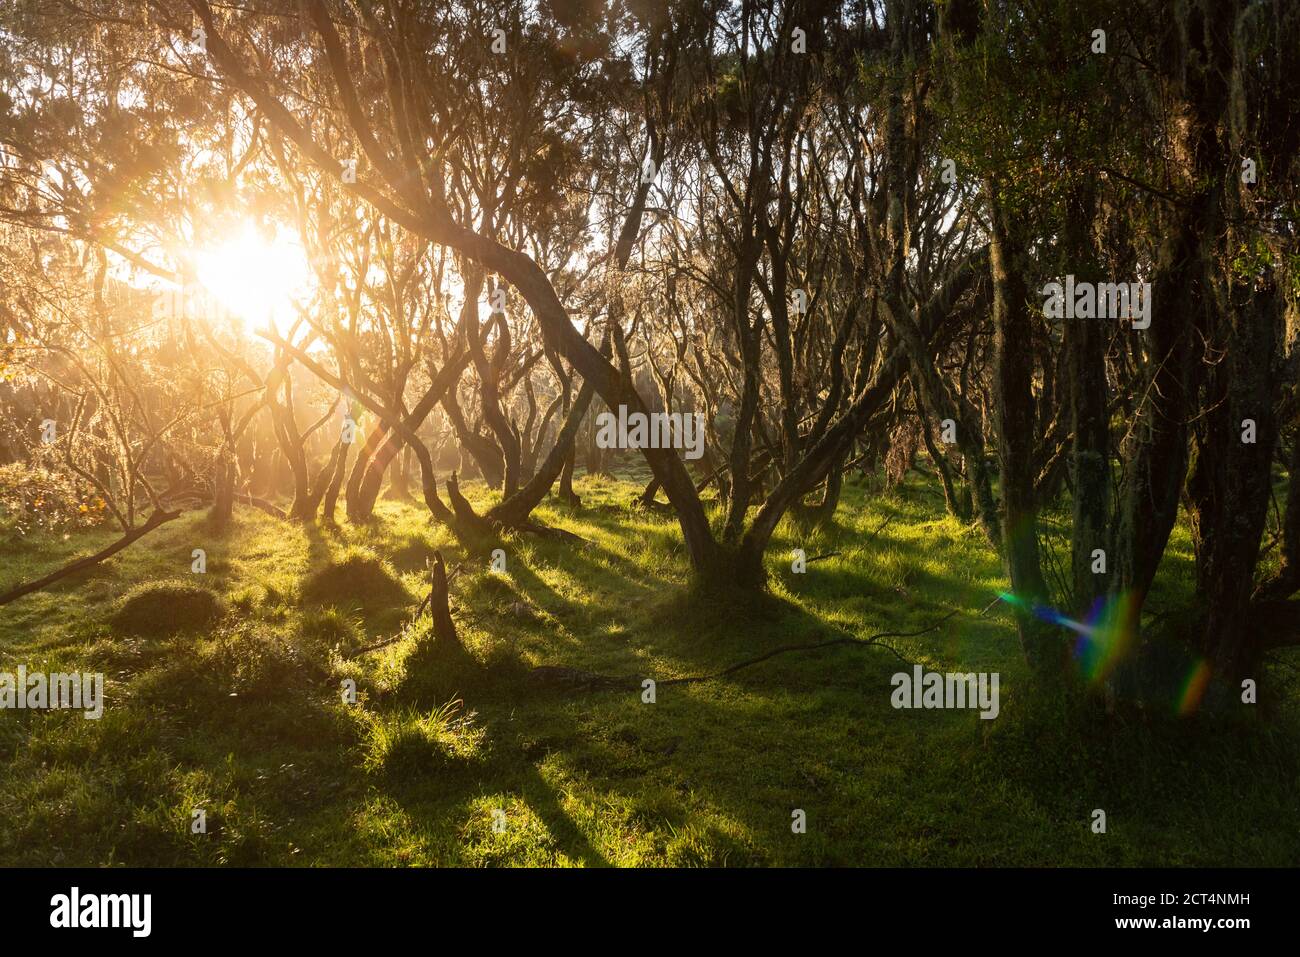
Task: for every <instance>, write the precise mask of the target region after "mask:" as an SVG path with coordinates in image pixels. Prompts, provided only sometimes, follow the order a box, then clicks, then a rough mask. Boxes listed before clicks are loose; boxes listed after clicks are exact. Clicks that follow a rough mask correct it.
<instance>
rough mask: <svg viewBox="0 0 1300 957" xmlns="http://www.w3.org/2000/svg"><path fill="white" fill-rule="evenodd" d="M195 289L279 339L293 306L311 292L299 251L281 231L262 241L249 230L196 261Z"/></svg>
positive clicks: (291, 316)
mask: <svg viewBox="0 0 1300 957" xmlns="http://www.w3.org/2000/svg"><path fill="white" fill-rule="evenodd" d="M195 270H196V273H197V276H198V280H199V283H200V284H201V285H202V286H203V288H204V289H206V290H207V292H208V293H210V294H211V295H212V297H213V298H215V299H216V300H218V301H219V302H220V303H221V304H222V305H223V306H225V308H226V309H228V310H229V311H230V312H231V313H232V314H234V315H237V316H239V317H240V318H242V319H243V320H244V321H245V322H247V323H248V324H249V325H250V326H251V327H252V328H253V329H259V328H260V329H265V328H267V327H268V326H271V327H272V328H274V329H275V330H276V331H277V332H279V333H282V334H283V333H284V332H285V331H286V330H287V329H288V327H289V325H290V324H291V323H292V321H293V319H294V317H295V314H296V313H295V309H294V303H295V302H296V301H297V302H301V301H303V300H304V299H305V298H306V296H307V294H308V293H309V291H310V286H311V274H310V270H309V269H308V265H307V256H306V253H305V252H304V250H303V248H302V245H301V244H300V243H298V242H295V241H294V239H293V237H290V236H289V235H287V234H286V233H284V232H283V231H277V232H276V234H275V236H274V238H273V239H267V238H266V237H265V236H263V235H262V234H261V233H259V232H258V230H256V229H255V228H254V227H253V226H252V224H246V225H245V226H244V227H243V229H242V230H240V232H239V233H237V234H236V235H234V236H232V237H231V238H230V239H228V240H226V241H225V242H223V243H221V244H220V245H219V246H215V247H213V248H210V249H205V250H202V251H200V252H199V253H198V255H197V256H196V257H195Z"/></svg>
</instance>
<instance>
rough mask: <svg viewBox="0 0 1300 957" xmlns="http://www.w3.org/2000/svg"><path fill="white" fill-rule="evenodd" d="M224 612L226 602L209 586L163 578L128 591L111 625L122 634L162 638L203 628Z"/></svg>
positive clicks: (113, 615)
mask: <svg viewBox="0 0 1300 957" xmlns="http://www.w3.org/2000/svg"><path fill="white" fill-rule="evenodd" d="M225 613H226V605H225V602H223V601H222V600H221V599H220V598H219V597H218V596H217V595H215V594H213V593H212V592H210V591H209V590H208V589H206V588H200V587H199V586H198V585H194V584H191V583H189V582H185V581H162V582H153V583H150V584H147V585H137V586H136V587H135V588H132V589H131V590H130V591H129V592H127V593H126V595H125V597H123V599H122V601H121V603H120V604H119V605H118V606H117V609H116V610H115V611H114V612H113V614H112V615H111V616H110V618H109V624H110V625H112V627H113V629H114V630H116V631H118V632H121V633H123V634H128V635H142V636H148V637H159V636H167V635H174V634H176V633H178V632H182V631H203V630H205V629H207V628H208V627H209V626H211V625H212V624H213V623H214V622H216V621H218V620H219V619H220V618H222V616H224V615H225Z"/></svg>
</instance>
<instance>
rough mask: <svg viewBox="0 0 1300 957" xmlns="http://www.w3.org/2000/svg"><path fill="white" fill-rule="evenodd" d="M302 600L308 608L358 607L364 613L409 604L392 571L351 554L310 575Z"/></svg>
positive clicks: (370, 558)
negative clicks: (312, 606)
mask: <svg viewBox="0 0 1300 957" xmlns="http://www.w3.org/2000/svg"><path fill="white" fill-rule="evenodd" d="M302 598H303V602H304V603H306V604H311V605H358V606H360V607H362V608H365V609H367V610H380V609H386V608H393V607H401V606H404V605H407V604H409V603H410V601H411V596H410V595H409V594H407V591H406V589H405V588H404V587H403V586H402V582H401V580H400V579H398V577H397V574H396V573H395V572H394V571H393V570H392V568H391V567H389V566H388V565H387V564H386V563H385V562H382V561H380V560H379V559H378V558H375V557H374V556H373V555H369V554H367V553H365V552H351V553H349V554H347V555H344V556H343V557H342V558H341V559H339V560H338V561H335V562H331V563H330V564H329V565H326V566H325V567H324V568H322V569H320V570H319V571H316V572H313V573H312V574H311V576H310V577H308V579H307V581H306V582H305V583H304V585H303V589H302Z"/></svg>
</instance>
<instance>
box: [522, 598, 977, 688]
mask: <svg viewBox="0 0 1300 957" xmlns="http://www.w3.org/2000/svg"><path fill="white" fill-rule="evenodd" d="M1001 600H1002V599H1001V598H1000V597H999V598H995V599H994V600H993V601H992V602H990V603H989V604H988V605H986V606H985V607H984V610H983V611H981V612H980V616H981V617H982V616H983V615H985V614H987V613H988V610H989V609H990V608H992V607H993V606H994V605H996V604H997V603H998V602H999V601H1001ZM961 613H962V609H960V608H956V609H953V610H952V611H950V612H948V614H946V615H944V616H943V617H942V618H939V619H938V620H936V621H934V622H933V623H931V624H929V625H926V626H925V627H924V628H921V629H918V630H917V631H882V632H881V633H880V634H877V635H872V636H870V637H869V638H854V637H850V636H843V637H839V638H832V639H830V640H829V641H816V642H810V643H808V644H803V645H782V646H781V647H780V648H773V649H772V650H771V651H768V652H766V653H765V654H761V655H759V656H758V657H757V658H746V659H744V660H743V661H738V662H736V663H735V664H733V665H728V666H727V667H726V668H723V669H722V670H721V671H714V672H711V673H710V674H706V675H689V676H687V677H684V678H665V679H664V680H662V681H658V682H656V685H658V686H660V687H662V686H665V685H686V684H695V683H697V682H700V681H714V680H716V679H718V678H724V677H726V676H727V675H731V674H735V673H736V672H737V671H740V670H742V669H744V668H750V667H753V666H754V665H757V664H761V663H762V662H764V661H767V660H769V659H771V658H775V657H776V656H778V655H785V654H790V653H792V652H796V651H818V650H820V649H822V648H831V647H834V646H836V645H851V646H855V647H859V648H883V649H884V650H885V651H888V652H889V653H890V654H892V655H893V656H894V657H896V658H897V659H898V660H899V661H901V662H903V663H904V664H906V665H909V666H910V665H912V664H913V662H911V661H909V660H908V659H907V658H904V657H903V655H902V653H901V652H899V650H898V649H897V648H894V647H893V646H891V645H886V644H881V639H883V638H915V637H917V636H918V635H924V634H926V633H928V632H931V631H934V630H935V629H937V628H938V627H939V626H940V625H942V624H943V623H944V622H946V621H948V620H949V619H952V618H955V617H956V616H957V615H960V614H961ZM530 676H531V677H532V679H533V680H534V681H537V682H539V683H542V684H559V685H566V686H568V687H570V688H573V689H575V690H581V691H598V690H606V689H628V690H630V689H635V688H640V687H641V682H642V681H644V680H645V679H644V678H643V677H641V676H639V675H638V676H633V675H602V674H596V673H595V672H590V671H583V670H581V669H580V668H569V667H565V666H562V665H543V666H541V667H538V668H534V669H533V670H532V672H531V673H530Z"/></svg>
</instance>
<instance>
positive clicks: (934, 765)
mask: <svg viewBox="0 0 1300 957" xmlns="http://www.w3.org/2000/svg"><path fill="white" fill-rule="evenodd" d="M577 486H578V487H577V490H578V492H579V494H580V495H581V496H582V499H583V506H582V507H581V508H580V509H579V510H577V511H573V510H571V509H569V508H567V507H565V506H561V505H559V504H557V503H556V502H554V501H549V500H548V502H547V503H546V504H545V505H544V506H543V507H542V508H541V509H539V511H538V513H537V514H538V517H539V518H540V519H541V520H543V521H546V522H548V523H550V524H554V525H557V526H561V527H563V528H566V529H568V530H569V531H572V532H574V533H576V534H577V535H580V536H582V537H583V538H584V539H586V540H587V541H588V542H589V544H588V545H586V546H584V547H575V546H573V545H572V544H567V543H563V542H556V541H550V540H547V541H541V540H538V539H536V538H530V537H527V536H524V537H519V538H512V539H508V540H506V541H504V542H502V548H503V550H504V551H505V554H506V570H505V572H504V573H498V572H493V571H491V570H490V569H489V568H488V560H487V559H486V558H485V557H482V558H475V559H473V560H472V561H467V562H466V563H465V565H464V566H462V568H461V571H460V572H459V574H457V575H456V576H455V579H454V581H453V584H452V588H451V594H452V602H451V607H452V612H453V615H454V617H455V620H456V622H457V625H458V628H459V631H460V635H461V637H462V639H463V641H464V642H465V643H466V645H468V646H469V648H470V650H471V652H472V655H473V658H472V660H471V661H468V662H464V663H462V664H460V665H456V666H452V667H447V666H444V665H443V664H440V662H441V659H440V658H439V657H438V656H437V655H435V654H434V653H433V652H432V651H431V648H432V643H431V642H430V640H429V635H428V631H429V619H428V616H427V614H426V615H424V616H422V617H421V618H419V619H416V620H415V621H414V622H413V623H412V622H410V619H411V616H412V614H413V612H414V611H415V609H416V607H417V605H418V604H419V602H420V599H421V598H422V597H423V595H424V594H425V592H426V590H427V586H425V585H424V584H423V582H424V580H425V561H426V558H427V557H428V555H429V554H430V551H431V549H433V548H440V549H442V550H443V552H444V554H445V555H446V556H447V558H448V566H449V567H450V568H455V567H456V566H457V565H458V564H459V563H460V562H461V561H462V559H463V558H464V553H463V551H462V550H461V549H460V547H459V546H458V545H457V544H456V543H455V542H454V541H453V540H452V539H451V538H450V536H449V535H448V533H447V532H446V530H445V529H441V528H438V527H437V526H434V525H433V524H432V523H430V522H429V521H428V519H427V515H426V513H424V512H423V511H422V510H421V509H419V508H417V507H416V506H413V505H410V504H404V503H399V502H393V501H381V503H380V505H379V507H378V510H377V521H376V522H375V523H373V524H372V525H369V526H362V527H354V526H350V525H347V524H344V525H343V526H342V527H339V528H320V527H313V526H303V525H295V524H286V523H284V522H278V521H276V520H274V519H272V518H270V517H268V516H266V515H263V514H262V513H260V512H256V511H253V510H251V509H241V510H239V511H238V512H237V513H236V522H235V524H234V526H233V527H232V528H231V529H230V530H229V531H228V532H227V533H226V534H225V535H223V536H217V535H215V534H213V533H212V531H211V530H210V529H209V528H208V526H207V524H206V522H205V518H204V516H203V514H202V513H199V512H195V513H193V514H192V515H187V516H185V517H184V518H182V519H179V520H177V521H175V522H172V523H171V524H168V525H166V526H164V527H163V528H162V529H160V530H159V531H157V532H156V533H154V534H152V535H151V536H150V537H148V538H147V539H144V540H142V541H141V542H139V543H137V544H136V545H134V546H132V547H131V548H130V549H128V550H127V551H125V552H123V553H121V554H120V555H118V556H117V557H115V558H114V559H112V560H110V561H109V562H108V563H106V564H105V565H103V566H101V567H100V568H98V569H96V570H94V571H92V572H89V573H85V574H81V575H79V576H77V577H75V578H73V579H69V580H67V581H65V582H62V583H60V584H59V585H57V586H55V587H53V588H51V589H50V590H48V591H45V592H42V593H38V594H34V595H30V596H27V597H25V598H23V599H20V600H19V601H17V602H15V603H13V604H11V605H8V606H6V607H4V608H0V671H8V672H13V671H15V670H16V668H17V667H18V665H20V664H22V665H25V666H26V667H27V669H28V670H29V671H37V670H40V671H45V672H47V673H49V672H71V671H82V672H102V673H104V675H105V679H106V692H105V694H106V706H105V710H104V715H103V718H102V719H101V720H86V719H85V718H84V717H83V716H82V715H81V714H79V713H77V712H73V711H32V710H27V711H18V710H5V711H0V768H3V770H2V771H0V864H4V865H18V864H23V865H51V864H53V865H144V866H148V865H216V864H232V865H260V864H268V865H384V866H387V865H546V866H565V865H588V866H598V865H618V866H629V865H633V866H635V865H650V866H655V865H868V866H875V865H958V866H961V865H1076V866H1090V865H1137V864H1147V865H1229V866H1231V865H1273V866H1283V865H1291V866H1294V865H1295V864H1296V863H1297V862H1300V826H1298V825H1300V799H1298V798H1297V794H1300V787H1297V785H1300V734H1298V733H1297V731H1298V730H1300V685H1298V684H1297V683H1296V682H1295V681H1294V679H1293V678H1292V677H1291V675H1292V671H1291V666H1292V665H1293V664H1298V663H1300V662H1297V661H1296V660H1295V659H1292V661H1290V662H1284V663H1283V665H1282V666H1280V667H1277V668H1276V670H1275V671H1274V673H1272V674H1270V675H1269V676H1268V678H1269V683H1268V684H1267V685H1266V686H1265V685H1264V683H1263V682H1261V687H1267V689H1268V693H1270V694H1272V695H1275V696H1276V695H1282V696H1284V697H1285V699H1286V700H1284V701H1283V703H1281V704H1278V705H1275V706H1273V707H1271V708H1270V709H1268V710H1269V713H1268V714H1267V716H1265V715H1263V714H1262V712H1263V710H1264V709H1263V708H1262V706H1261V715H1260V717H1259V718H1257V719H1256V720H1254V721H1247V722H1244V723H1243V722H1242V721H1233V722H1227V723H1225V722H1224V721H1222V720H1211V719H1210V718H1208V717H1206V716H1204V715H1199V714H1193V715H1191V716H1189V717H1183V718H1178V717H1175V716H1174V711H1175V709H1176V706H1177V702H1176V701H1175V700H1172V698H1171V700H1170V701H1169V702H1168V703H1167V704H1168V707H1167V708H1165V707H1163V706H1156V705H1150V704H1149V705H1148V707H1147V708H1146V709H1145V710H1143V711H1141V712H1138V711H1136V710H1135V709H1132V708H1120V709H1119V710H1118V711H1117V712H1116V714H1115V715H1113V716H1110V717H1107V716H1105V715H1104V714H1100V713H1099V711H1098V709H1096V708H1082V709H1081V708H1077V707H1070V706H1065V705H1062V704H1061V703H1060V702H1044V701H1042V700H1040V699H1038V698H1036V697H1035V696H1033V695H1030V694H1029V693H1028V689H1027V685H1026V680H1027V676H1026V671H1025V668H1024V665H1023V663H1022V659H1021V656H1020V653H1019V649H1018V646H1017V642H1016V635H1015V630H1014V628H1013V626H1012V624H1011V620H1010V616H1009V609H1008V608H1007V607H1006V606H1005V605H1004V604H1000V603H996V602H995V599H996V598H997V596H998V594H999V592H1001V591H1002V590H1003V588H1004V587H1005V582H1004V578H1003V574H1002V571H1001V569H1000V567H999V563H998V561H997V558H996V556H995V555H994V554H993V552H992V550H991V549H990V548H989V547H988V545H987V542H986V541H985V540H984V539H983V537H982V534H981V533H980V532H979V531H978V529H977V528H976V527H974V526H972V527H963V526H962V525H960V524H959V523H957V522H955V521H954V520H952V519H951V518H948V517H946V516H945V515H944V509H943V502H942V499H941V497H940V495H939V491H938V487H937V483H935V482H934V481H932V480H930V479H928V478H926V477H925V476H924V475H921V474H918V473H912V474H911V475H910V476H909V480H908V481H907V483H905V484H904V486H903V487H901V488H900V489H898V490H895V491H889V492H886V491H884V490H882V489H880V488H879V487H877V486H876V485H871V486H870V488H869V489H868V488H867V487H864V486H863V485H862V484H852V483H851V484H849V485H848V486H847V487H846V490H845V495H844V500H843V502H842V504H841V507H840V510H839V512H838V513H837V516H836V520H835V522H834V523H833V524H832V525H831V526H830V527H828V528H826V529H823V530H822V531H819V532H816V533H814V534H810V535H801V534H800V533H799V532H798V530H797V529H796V528H795V527H794V526H793V525H792V524H791V523H789V522H787V523H785V524H783V526H782V527H781V529H780V531H779V534H778V537H777V540H776V541H775V542H774V543H773V546H772V548H771V549H770V550H769V553H768V566H769V571H770V572H771V596H770V598H768V599H764V600H763V601H749V602H731V601H725V600H717V601H709V600H705V599H702V598H699V597H695V596H693V595H692V594H691V592H690V591H689V589H688V588H687V577H688V574H687V573H688V568H687V563H686V559H685V556H684V554H683V548H682V545H681V536H680V532H679V530H678V528H677V525H676V523H675V521H673V520H672V519H671V518H668V517H664V516H660V515H657V514H650V513H646V512H643V511H633V510H631V509H630V508H629V507H628V505H627V503H628V502H629V501H630V499H631V498H632V496H633V494H634V493H636V492H637V491H639V489H640V486H639V485H636V484H634V483H632V482H629V481H615V480H612V479H599V478H591V479H583V480H581V481H579V482H578V483H577ZM469 492H470V497H471V499H474V498H478V499H479V500H482V501H485V500H486V498H487V496H486V494H485V493H484V492H483V491H482V490H481V489H477V488H471V489H470V490H469ZM341 511H342V509H341V508H340V512H341ZM1049 519H1050V517H1049ZM882 526H883V527H882ZM9 531H10V530H6V529H5V528H4V526H3V525H0V590H3V589H4V588H6V587H9V586H10V585H12V584H14V583H16V582H19V581H22V580H26V579H28V578H30V577H33V576H35V575H37V574H40V573H44V572H45V571H47V570H50V569H53V568H55V567H57V566H59V565H61V564H62V563H64V562H65V561H67V560H68V559H69V558H71V557H73V556H75V555H77V554H84V553H88V552H89V551H90V550H91V549H92V548H93V547H94V546H97V545H99V544H102V543H104V542H107V541H109V540H111V539H112V538H113V537H114V535H113V533H112V532H111V531H110V530H103V531H94V532H79V533H74V534H72V535H71V536H70V537H68V538H65V537H64V536H62V535H49V534H48V533H47V534H44V535H37V534H35V533H33V534H32V535H29V536H27V537H26V538H19V537H17V536H16V534H11V533H9ZM1049 544H1050V541H1049ZM796 547H800V548H803V549H805V550H806V552H807V554H808V555H809V556H816V555H819V554H822V553H825V552H838V554H837V555H833V556H832V557H829V558H824V559H822V560H819V561H816V562H813V563H812V564H810V565H809V566H808V568H807V571H806V573H805V574H802V575H796V574H793V573H792V572H791V566H790V553H791V549H793V548H796ZM195 548H202V549H204V550H205V552H206V555H207V571H206V574H202V575H199V574H193V573H192V572H191V554H192V550H193V549H195ZM1192 568H1193V560H1192V551H1191V543H1190V539H1189V537H1188V534H1187V529H1186V526H1185V525H1180V526H1179V527H1178V529H1176V531H1175V535H1174V538H1173V540H1172V542H1171V544H1170V548H1169V551H1168V553H1167V554H1166V557H1165V563H1164V565H1163V566H1162V569H1161V575H1160V577H1159V585H1158V588H1157V590H1156V591H1155V592H1154V593H1153V594H1152V595H1151V597H1150V600H1149V602H1148V607H1149V609H1150V610H1151V611H1152V612H1153V613H1155V614H1157V615H1159V614H1162V613H1163V612H1164V611H1165V610H1167V609H1172V608H1174V607H1176V606H1177V604H1178V603H1179V602H1180V601H1182V600H1185V598H1186V595H1187V593H1188V591H1189V589H1190V582H1191V574H1192ZM990 602H994V605H993V606H992V607H991V608H990V607H989V606H990ZM954 609H959V610H960V613H959V614H957V615H956V616H955V617H951V618H949V619H948V620H946V621H945V622H944V623H943V624H941V625H940V626H939V627H938V628H936V629H934V630H932V631H930V632H928V633H926V634H923V635H919V636H916V637H912V638H893V639H888V640H887V643H888V644H889V645H890V646H891V648H892V649H893V650H894V651H896V652H897V653H898V655H901V656H902V657H903V658H905V659H907V661H908V662H916V663H920V664H923V665H924V666H925V667H926V668H927V669H936V670H940V671H962V672H968V671H969V672H998V673H999V674H1000V676H1001V677H1000V692H1001V702H1000V704H1001V708H1000V713H999V715H998V717H997V719H996V720H981V719H980V717H979V716H978V713H977V712H976V711H972V710H895V709H894V708H893V707H892V706H891V703H890V697H891V692H892V687H891V682H890V679H891V676H892V675H893V674H895V673H896V672H899V671H906V672H910V670H911V668H910V666H909V665H908V664H904V663H903V662H902V661H900V660H899V657H898V656H896V655H895V654H894V653H893V652H891V651H890V650H886V649H884V648H881V647H857V646H846V645H840V646H836V647H831V648H827V649H824V650H820V651H816V652H800V653H792V654H784V655H780V656H777V657H774V658H771V659H769V660H767V661H765V662H763V663H761V664H757V665H755V666H753V667H749V668H746V669H745V670H742V671H739V672H736V673H735V674H733V675H730V676H728V677H726V678H724V679H719V680H711V681H704V682H699V683H694V684H685V685H665V686H661V687H658V688H657V689H656V695H655V698H656V700H655V702H654V703H653V704H647V703H643V701H642V693H641V691H639V690H601V691H572V690H563V689H557V688H554V687H546V686H539V685H538V684H537V683H536V682H534V681H532V680H530V678H529V674H528V672H529V668H530V667H532V666H537V665H563V666H570V667H575V668H581V669H585V670H588V671H593V672H600V673H603V674H618V675H635V676H649V677H652V678H656V679H659V680H662V679H665V678H671V677H681V676H687V675H697V674H705V673H709V672H713V671H716V670H719V669H721V668H723V667H725V666H727V665H729V664H731V663H733V662H736V661H739V660H741V659H746V658H752V657H756V656H758V655H761V654H763V653H764V652H766V651H769V650H771V649H774V648H777V647H779V646H783V645H789V644H800V643H812V642H816V641H819V640H827V639H829V638H833V637H837V636H844V635H850V636H856V637H858V638H867V637H869V636H871V635H873V634H875V633H878V632H909V631H915V630H918V629H922V628H925V627H926V626H928V625H931V624H933V623H934V622H935V621H937V620H939V619H941V618H942V617H943V616H945V615H947V614H948V613H949V612H951V611H953V610H954ZM389 638H396V639H397V640H395V641H393V642H392V643H391V644H388V645H387V646H385V647H383V648H381V649H378V650H375V651H371V652H367V653H363V654H361V655H357V656H352V655H353V653H354V652H356V651H357V649H360V648H362V647H364V646H366V645H369V644H373V643H376V642H380V641H383V640H385V639H389ZM348 678H351V679H352V680H354V681H355V682H356V687H357V703H355V704H348V703H345V702H344V701H343V700H342V699H343V695H342V694H341V691H340V688H341V686H342V683H343V682H344V680H345V679H348ZM195 809H202V810H204V812H205V815H206V833H192V828H191V821H192V812H193V811H194V810H195ZM796 809H801V810H803V811H804V812H805V815H806V833H794V832H793V831H792V826H791V822H792V813H793V812H794V811H795V810H796ZM1095 809H1103V810H1104V811H1105V812H1106V825H1107V827H1106V833H1104V834H1096V833H1093V830H1092V828H1091V824H1092V821H1093V811H1094V810H1095ZM497 812H503V814H502V813H497Z"/></svg>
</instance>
